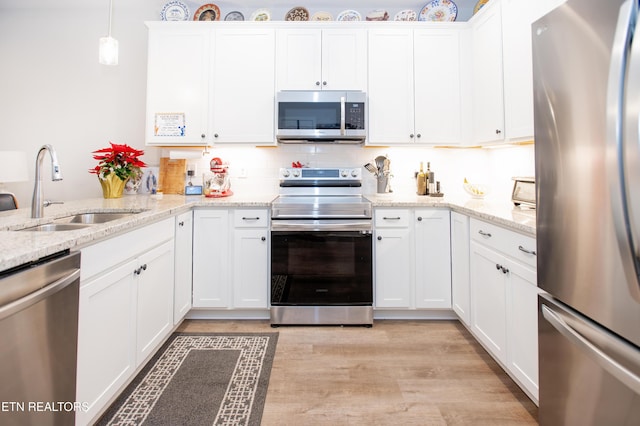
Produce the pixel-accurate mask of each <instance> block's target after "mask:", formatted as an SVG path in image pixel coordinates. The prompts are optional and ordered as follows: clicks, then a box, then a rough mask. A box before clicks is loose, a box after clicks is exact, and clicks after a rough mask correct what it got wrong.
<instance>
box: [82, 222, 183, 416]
mask: <svg viewBox="0 0 640 426" xmlns="http://www.w3.org/2000/svg"><path fill="white" fill-rule="evenodd" d="M173 238H174V228H173V219H167V220H165V221H162V222H158V223H156V224H152V225H149V226H147V227H144V228H141V229H138V230H134V231H132V232H130V233H128V234H126V235H121V236H118V237H116V238H112V239H109V240H106V241H104V242H100V243H97V244H95V245H92V246H89V247H87V248H85V249H82V269H81V271H82V272H81V273H82V274H83V275H82V277H81V282H80V305H79V318H78V324H79V325H78V372H77V386H76V400H77V401H81V402H86V403H88V404H89V409H88V410H87V411H86V412H84V411H78V412H77V415H76V424H78V425H85V424H87V423H89V422H90V421H91V420H92V419H93V418H94V417H95V416H96V415H97V414H98V413H100V412H101V410H102V409H103V408H104V407H105V405H106V404H107V403H108V402H109V401H110V400H111V398H112V397H114V396H115V395H116V392H118V391H119V390H120V388H121V387H122V386H123V385H124V384H125V383H126V382H127V381H128V380H129V379H130V378H131V375H132V374H133V373H134V372H135V370H136V368H137V367H138V366H139V365H140V364H141V363H142V362H144V361H145V360H146V359H147V357H148V356H149V355H151V354H152V353H153V352H154V351H155V350H156V349H157V347H158V346H159V345H160V344H161V343H162V341H163V340H164V339H165V338H166V337H167V335H168V334H169V332H170V331H171V329H172V328H173V296H174V295H173V291H174V275H173V272H174V266H173V265H174V263H173V262H174V241H173Z"/></svg>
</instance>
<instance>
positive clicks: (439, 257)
mask: <svg viewBox="0 0 640 426" xmlns="http://www.w3.org/2000/svg"><path fill="white" fill-rule="evenodd" d="M414 225H415V227H414V230H415V231H414V232H415V247H416V251H415V255H416V303H415V305H416V308H430V309H451V235H450V233H449V229H450V224H449V210H435V209H432V210H416V212H415V222H414Z"/></svg>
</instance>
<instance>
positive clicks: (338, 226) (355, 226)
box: [271, 220, 373, 232]
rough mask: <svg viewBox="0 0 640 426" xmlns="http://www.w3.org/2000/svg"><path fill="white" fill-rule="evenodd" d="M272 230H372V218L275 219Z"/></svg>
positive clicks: (272, 222)
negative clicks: (327, 219) (360, 219)
mask: <svg viewBox="0 0 640 426" xmlns="http://www.w3.org/2000/svg"><path fill="white" fill-rule="evenodd" d="M271 230H272V231H361V232H362V231H364V232H372V230H373V229H372V227H371V221H370V220H367V221H365V220H363V221H359V220H331V221H322V222H321V221H317V220H273V221H271Z"/></svg>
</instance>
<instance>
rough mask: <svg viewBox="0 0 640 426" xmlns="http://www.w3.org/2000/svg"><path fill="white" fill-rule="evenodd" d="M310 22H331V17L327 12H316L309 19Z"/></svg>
mask: <svg viewBox="0 0 640 426" xmlns="http://www.w3.org/2000/svg"><path fill="white" fill-rule="evenodd" d="M311 20H312V21H333V16H332V15H331V14H330V13H329V12H316V13H314V14H313V16H312V17H311Z"/></svg>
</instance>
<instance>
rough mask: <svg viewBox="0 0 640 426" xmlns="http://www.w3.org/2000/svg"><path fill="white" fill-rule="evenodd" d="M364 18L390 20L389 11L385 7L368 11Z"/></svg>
mask: <svg viewBox="0 0 640 426" xmlns="http://www.w3.org/2000/svg"><path fill="white" fill-rule="evenodd" d="M364 19H365V20H367V21H388V20H389V13H387V11H386V10H384V9H376V10H372V11H371V12H369V13H367V16H366V17H365V18H364Z"/></svg>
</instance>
